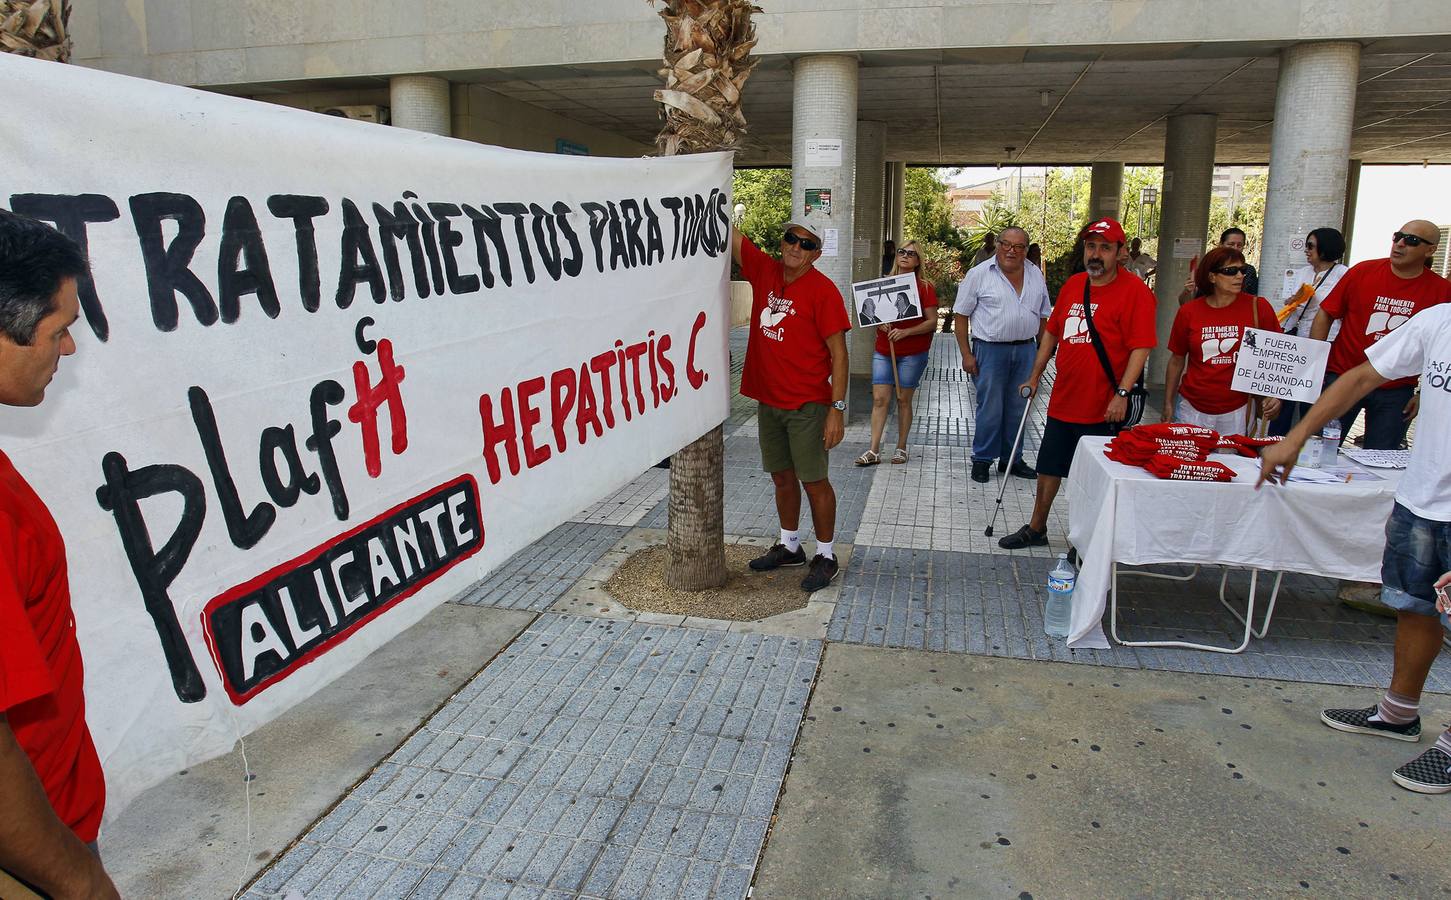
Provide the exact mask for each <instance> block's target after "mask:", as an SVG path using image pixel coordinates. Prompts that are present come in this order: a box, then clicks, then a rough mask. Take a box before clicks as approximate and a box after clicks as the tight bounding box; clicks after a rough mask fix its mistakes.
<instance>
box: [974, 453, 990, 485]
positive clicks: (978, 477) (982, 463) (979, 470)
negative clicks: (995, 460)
mask: <svg viewBox="0 0 1451 900" xmlns="http://www.w3.org/2000/svg"><path fill="white" fill-rule="evenodd" d="M988 465H989V462H988V460H985V459H981V460H980V459H975V460H973V461H972V480H973V481H977V482H985V481H987V467H988Z"/></svg>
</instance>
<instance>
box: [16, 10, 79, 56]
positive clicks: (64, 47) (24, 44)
mask: <svg viewBox="0 0 1451 900" xmlns="http://www.w3.org/2000/svg"><path fill="white" fill-rule="evenodd" d="M70 18H71V3H70V0H0V53H15V54H18V55H20V56H33V57H35V58H36V59H52V60H55V61H56V62H70V58H71V39H70V34H69V33H68V32H67V29H66V26H67V25H68V24H69V23H70Z"/></svg>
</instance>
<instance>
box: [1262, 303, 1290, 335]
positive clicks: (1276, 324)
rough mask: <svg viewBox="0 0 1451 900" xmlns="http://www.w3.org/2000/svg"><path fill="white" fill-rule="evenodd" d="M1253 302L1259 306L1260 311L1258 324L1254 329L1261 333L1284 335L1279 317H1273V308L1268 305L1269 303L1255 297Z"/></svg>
mask: <svg viewBox="0 0 1451 900" xmlns="http://www.w3.org/2000/svg"><path fill="white" fill-rule="evenodd" d="M1255 302H1256V303H1258V304H1259V310H1260V314H1259V320H1260V324H1259V325H1257V326H1255V327H1257V328H1259V329H1260V330H1261V331H1273V332H1275V333H1276V334H1284V333H1285V329H1283V328H1281V327H1280V317H1279V316H1277V315H1275V308H1274V307H1273V306H1271V305H1270V301H1268V300H1266V299H1265V298H1264V297H1256V298H1255Z"/></svg>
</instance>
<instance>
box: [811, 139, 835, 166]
mask: <svg viewBox="0 0 1451 900" xmlns="http://www.w3.org/2000/svg"><path fill="white" fill-rule="evenodd" d="M806 165H808V166H820V167H822V168H826V167H830V166H839V165H841V138H808V139H807V141H806Z"/></svg>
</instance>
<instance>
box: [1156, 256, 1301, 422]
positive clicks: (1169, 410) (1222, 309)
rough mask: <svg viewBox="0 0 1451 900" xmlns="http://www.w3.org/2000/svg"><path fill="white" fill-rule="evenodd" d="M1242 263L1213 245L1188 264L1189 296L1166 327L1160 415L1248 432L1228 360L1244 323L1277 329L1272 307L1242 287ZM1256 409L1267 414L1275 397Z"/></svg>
mask: <svg viewBox="0 0 1451 900" xmlns="http://www.w3.org/2000/svg"><path fill="white" fill-rule="evenodd" d="M1247 269H1248V267H1247V266H1246V264H1245V261H1244V254H1243V253H1241V252H1239V251H1238V250H1236V249H1234V248H1232V247H1222V246H1221V247H1215V248H1214V249H1213V250H1210V251H1209V252H1208V253H1206V254H1204V259H1202V260H1200V261H1199V267H1198V268H1197V269H1195V270H1194V286H1195V297H1194V299H1193V300H1191V301H1189V302H1188V303H1186V304H1184V305H1183V306H1181V307H1179V312H1178V314H1177V315H1175V316H1174V327H1173V328H1172V329H1170V331H1169V353H1170V354H1171V355H1170V357H1169V365H1168V367H1167V369H1166V370H1165V372H1164V419H1165V421H1171V422H1183V423H1185V424H1188V425H1201V426H1203V427H1205V428H1213V429H1214V430H1215V431H1218V432H1219V433H1221V434H1241V433H1243V434H1248V433H1250V431H1251V430H1252V427H1253V426H1252V423H1251V422H1250V420H1249V417H1248V410H1247V409H1246V405H1247V401H1248V400H1249V398H1248V397H1247V396H1246V395H1245V394H1242V393H1240V392H1238V391H1235V390H1232V389H1231V388H1230V384H1231V382H1233V380H1234V362H1235V359H1236V357H1237V356H1238V354H1239V347H1240V341H1241V340H1243V338H1244V332H1245V329H1247V328H1261V329H1264V330H1265V331H1274V332H1279V331H1280V330H1281V329H1280V321H1279V319H1278V318H1276V316H1275V310H1274V307H1272V306H1270V302H1269V301H1268V300H1266V299H1265V298H1263V297H1255V296H1253V295H1251V294H1246V293H1244V292H1243V287H1244V279H1245V274H1246V272H1247ZM1261 402H1262V410H1261V412H1260V415H1262V416H1263V417H1265V418H1270V419H1273V418H1274V417H1275V416H1276V415H1278V414H1279V412H1280V401H1279V400H1277V399H1275V398H1273V397H1268V398H1265V399H1264V400H1263V401H1261Z"/></svg>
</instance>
